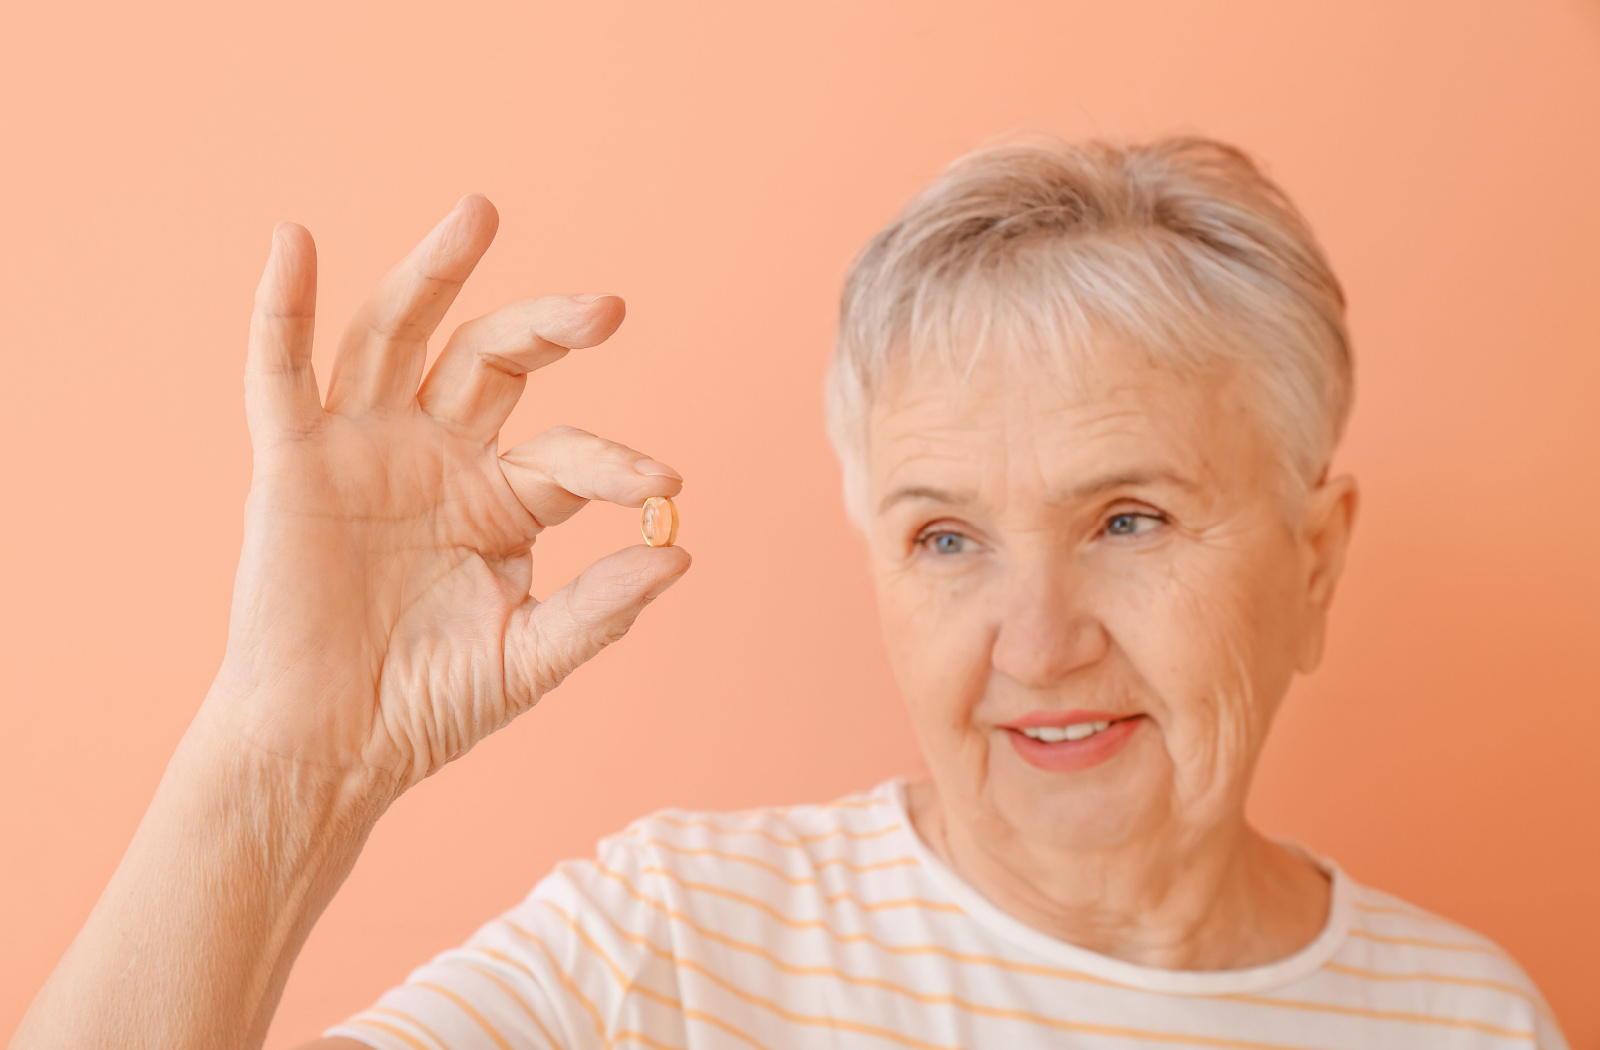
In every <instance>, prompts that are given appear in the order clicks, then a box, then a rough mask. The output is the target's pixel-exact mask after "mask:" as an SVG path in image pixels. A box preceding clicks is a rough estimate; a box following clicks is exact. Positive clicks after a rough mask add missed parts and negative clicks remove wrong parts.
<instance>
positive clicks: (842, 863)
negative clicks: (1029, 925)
mask: <svg viewBox="0 0 1600 1050" xmlns="http://www.w3.org/2000/svg"><path fill="white" fill-rule="evenodd" d="M640 845H641V846H643V847H645V848H647V849H648V848H655V849H660V850H664V851H666V852H668V853H674V854H677V855H678V856H680V857H713V858H715V859H717V860H731V861H735V862H737V863H739V864H749V865H751V866H753V867H757V868H761V869H762V870H764V871H770V872H771V873H772V874H774V875H776V876H777V877H778V878H780V879H782V880H783V881H784V882H787V883H788V884H789V885H791V886H815V885H816V884H817V879H816V876H814V875H793V874H790V873H789V872H788V871H785V870H784V869H783V868H780V867H778V865H776V864H773V863H772V862H771V861H767V860H763V859H762V858H760V857H751V856H748V855H746V854H743V853H728V852H726V851H724V850H719V849H712V848H711V847H709V846H701V847H693V848H691V847H688V846H675V845H673V844H672V843H670V842H666V841H663V840H661V839H649V838H647V839H645V840H644V841H643V842H642V843H640ZM921 863H922V862H921V861H920V860H918V859H917V858H916V857H895V858H893V859H891V860H880V861H876V862H874V863H872V864H856V863H854V862H852V861H849V860H846V859H845V858H843V857H830V858H828V859H827V860H824V861H820V862H818V863H817V864H815V865H813V867H814V868H816V869H817V870H818V871H820V870H821V869H823V868H833V867H842V868H844V869H846V870H847V871H850V872H853V873H855V874H857V875H861V874H865V873H867V872H872V871H885V870H887V869H889V868H914V867H916V866H917V865H918V864H921Z"/></svg>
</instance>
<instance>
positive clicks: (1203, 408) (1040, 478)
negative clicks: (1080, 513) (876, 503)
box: [869, 354, 1262, 492]
mask: <svg viewBox="0 0 1600 1050" xmlns="http://www.w3.org/2000/svg"><path fill="white" fill-rule="evenodd" d="M1238 387H1239V384H1238V382H1237V381H1236V380H1235V377H1234V376H1233V375H1232V374H1231V373H1230V372H1227V371H1224V370H1221V369H1218V370H1213V371H1209V372H1202V373H1195V372H1179V371H1176V370H1173V369H1170V368H1164V367H1161V366H1157V365H1153V364H1150V363H1148V362H1147V361H1144V360H1141V359H1140V358H1139V357H1138V356H1137V355H1123V354H1116V355H1110V356H1108V357H1106V358H1104V359H1101V360H1098V361H1096V362H1094V363H1093V364H1091V365H1088V366H1087V367H1085V368H1083V369H1081V370H1074V374H1073V375H1072V376H1071V377H1070V378H1064V377H1063V376H1061V375H1060V374H1059V373H1047V372H1044V371H1043V370H1040V373H1039V374H1037V375H1033V376H1029V375H1026V374H1019V373H1018V372H1017V370H1015V369H979V370H974V371H973V372H972V373H970V374H967V375H958V374H954V373H953V372H949V371H945V370H938V371H932V372H929V373H927V374H924V375H919V376H917V377H914V378H912V379H911V380H910V381H907V382H904V383H901V384H898V386H897V388H896V389H895V390H894V391H892V392H885V396H883V397H881V398H880V399H879V400H878V401H876V402H875V403H874V405H873V408H872V421H871V428H870V434H869V452H870V460H871V474H872V476H873V480H874V487H876V488H878V489H879V490H880V492H881V491H883V489H884V488H886V487H887V486H889V485H900V484H915V483H916V479H915V478H914V477H912V475H922V474H938V475H942V476H946V477H950V478H952V480H960V481H962V482H963V484H964V486H965V487H966V488H969V489H976V488H978V487H982V486H983V485H984V484H985V483H987V484H988V485H993V484H994V483H996V482H998V481H1001V480H1005V481H1007V482H1013V483H1014V482H1026V481H1029V480H1032V481H1035V482H1038V483H1041V484H1047V485H1048V486H1049V487H1050V488H1051V489H1064V490H1067V491H1076V490H1078V489H1081V488H1084V487H1085V486H1089V487H1093V481H1094V479H1096V478H1102V477H1155V476H1166V477H1176V478H1185V479H1188V480H1189V481H1190V483H1193V484H1204V483H1206V481H1207V480H1208V479H1209V480H1210V481H1212V482H1214V483H1220V482H1222V481H1223V480H1224V478H1223V476H1222V475H1232V474H1234V473H1236V472H1237V471H1238V470H1239V469H1242V468H1247V467H1253V465H1254V462H1255V460H1256V459H1257V457H1258V455H1259V452H1260V451H1261V450H1260V448H1259V446H1260V445H1261V444H1262V442H1261V435H1260V433H1259V427H1258V424H1257V419H1256V416H1255V413H1253V412H1251V411H1249V410H1248V405H1247V403H1246V401H1245V399H1244V398H1243V397H1242V396H1241V391H1240V390H1239V389H1238ZM1002 472H1003V473H1002ZM1250 473H1252V474H1255V473H1259V472H1258V471H1255V470H1253V469H1251V470H1250Z"/></svg>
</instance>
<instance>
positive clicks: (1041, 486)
mask: <svg viewBox="0 0 1600 1050" xmlns="http://www.w3.org/2000/svg"><path fill="white" fill-rule="evenodd" d="M1103 356H1104V359H1103V360H1102V361H1099V362H1096V363H1094V364H1093V365H1092V367H1090V368H1088V369H1087V370H1085V371H1083V372H1082V373H1081V374H1079V375H1076V376H1074V377H1073V380H1072V382H1071V384H1070V385H1066V384H1064V383H1063V382H1062V381H1061V380H1059V379H1058V378H1054V377H1052V376H1050V375H1047V374H1046V373H1044V372H1043V371H1040V372H1039V373H1038V374H1036V375H1026V374H1018V373H1017V372H1016V371H1015V370H1013V371H1011V372H1010V373H1009V374H1004V375H1003V374H1001V373H1002V372H1003V371H1004V369H1001V368H999V367H998V366H997V367H996V368H994V369H992V370H991V371H990V372H987V373H985V372H983V371H981V370H980V371H979V372H978V373H977V374H976V375H974V376H969V377H965V378H955V377H950V376H944V375H939V376H928V377H919V378H918V379H916V380H914V381H911V382H909V383H907V384H904V385H902V387H901V388H900V389H898V390H897V391H895V392H894V393H893V395H892V396H887V397H885V398H884V399H882V400H881V401H880V403H879V404H877V405H876V406H875V409H874V412H873V416H872V423H871V431H870V434H871V438H870V452H869V456H870V462H869V478H870V482H869V483H870V486H871V487H870V502H869V513H870V515H871V520H870V525H869V530H868V531H869V537H870V544H871V550H872V562H873V575H874V578H875V582H876V586H877V592H878V599H879V609H880V615H881V620H882V625H883V632H884V636H885V639H886V641H887V645H888V651H889V655H890V659H891V661H892V663H893V666H894V670H895V674H896V678H897V680H898V682H899V684H900V687H901V690H902V692H903V694H904V696H905V699H906V701H907V703H908V704H909V706H910V710H911V715H912V718H913V721H914V723H915V726H916V730H917V733H918V736H919V738H920V742H921V745H922V750H923V753H924V755H925V756H926V758H927V761H928V763H929V767H930V771H931V773H932V775H933V778H934V781H935V782H936V784H937V785H938V788H939V796H940V799H941V801H942V804H943V805H944V807H945V810H946V812H947V814H949V815H950V816H951V817H953V818H954V819H957V820H960V821H961V822H962V823H963V824H964V825H966V826H967V827H968V828H969V830H970V829H975V828H981V829H982V831H981V834H982V835H983V836H984V837H985V838H987V839H990V840H991V843H992V844H995V845H999V844H1000V842H1001V840H1004V839H1008V838H1009V839H1012V840H1015V841H1017V842H1020V843H1022V844H1024V845H1025V846H1028V847H1030V848H1031V847H1038V846H1045V845H1049V846H1052V847H1055V848H1065V849H1074V850H1077V849H1102V848H1113V847H1116V846H1119V845H1125V844H1129V843H1132V842H1134V841H1135V840H1138V839H1141V838H1144V839H1148V838H1149V837H1150V836H1152V835H1155V836H1166V835H1171V834H1174V833H1176V834H1179V835H1185V834H1193V835H1203V834H1204V833H1205V832H1206V831H1207V830H1209V829H1213V828H1216V827H1218V826H1219V825H1221V824H1222V823H1224V822H1227V821H1229V820H1230V819H1237V818H1239V817H1240V816H1241V815H1242V811H1243V806H1244V799H1245V794H1246V791H1247V788H1248V783H1249V778H1250V773H1251V770H1252V768H1253V766H1254V763H1255V759H1256V756H1257V754H1258V753H1259V751H1260V748H1261V745H1262V742H1263V740H1264V738H1265V736H1266V733H1267V729H1268V726H1269V724H1270V722H1271V720H1272V716H1273V713H1274V711H1275V709H1276V708H1277V706H1278V703H1279V701H1280V700H1281V699H1282V697H1283V694H1284V692H1285V690H1286V689H1287V687H1288V684H1289V681H1290V679H1291V678H1292V676H1293V674H1294V673H1295V671H1296V670H1297V669H1300V670H1310V669H1311V667H1312V666H1314V665H1315V663H1316V661H1317V659H1318V656H1319V653H1320V646H1321V637H1322V629H1323V612H1324V609H1325V607H1326V604H1327V601H1328V598H1329V596H1330V595H1331V591H1332V585H1333V582H1334V579H1335V578H1336V577H1337V574H1338V568H1339V564H1340V561H1341V559H1342V554H1343V548H1344V540H1345V536H1346V535H1347V533H1348V526H1349V518H1350V513H1351V510H1352V507H1353V502H1354V495H1353V490H1352V489H1351V488H1350V487H1349V485H1348V483H1346V482H1342V481H1341V482H1335V483H1333V484H1332V485H1325V486H1322V487H1320V488H1318V489H1316V490H1314V491H1313V493H1312V494H1311V496H1309V497H1302V498H1300V499H1297V500H1296V499H1291V497H1288V496H1286V495H1284V489H1285V486H1284V485H1283V484H1282V481H1283V479H1284V475H1283V473H1282V470H1283V468H1282V467H1281V466H1280V465H1279V462H1280V461H1279V458H1278V457H1277V456H1275V455H1274V450H1273V448H1272V447H1271V446H1270V444H1269V440H1268V438H1267V435H1266V434H1264V433H1263V432H1262V430H1261V428H1260V426H1259V424H1258V422H1257V416H1256V412H1255V410H1254V409H1253V408H1252V407H1251V406H1250V404H1249V402H1248V400H1247V397H1246V389H1245V387H1244V385H1243V384H1242V383H1240V382H1238V381H1237V380H1236V379H1235V378H1234V377H1232V376H1231V375H1229V374H1226V373H1222V372H1219V373H1217V374H1213V375H1202V376H1195V375H1182V374H1178V373H1176V372H1173V371H1169V370H1166V369H1163V368H1159V367H1154V366H1151V365H1149V364H1147V363H1146V362H1145V361H1144V360H1143V358H1142V357H1141V356H1140V355H1137V354H1133V353H1126V352H1120V351H1113V352H1110V353H1107V354H1105V355H1103Z"/></svg>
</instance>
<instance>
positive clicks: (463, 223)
mask: <svg viewBox="0 0 1600 1050" xmlns="http://www.w3.org/2000/svg"><path fill="white" fill-rule="evenodd" d="M499 223H500V218H499V216H498V214H496V212H495V210H494V205H492V204H490V203H489V201H488V198H486V197H483V196H480V195H478V194H476V193H472V194H468V195H467V196H465V197H463V198H461V203H459V204H457V205H456V207H455V210H454V211H452V212H451V213H450V214H449V215H447V216H445V218H444V220H443V221H441V222H440V223H439V225H437V226H435V227H434V228H433V231H432V232H431V233H429V234H428V236H426V237H424V238H423V239H422V243H420V244H418V245H417V246H416V247H415V248H413V249H412V251H411V254H410V255H408V256H406V257H405V260H404V261H403V262H401V263H400V265H399V266H396V267H395V268H394V269H393V270H391V271H390V272H389V275H388V276H387V277H385V278H384V279H383V283H382V284H380V285H379V286H378V289H377V291H375V292H373V293H372V296H371V297H370V298H368V299H367V301H366V302H365V303H364V304H363V305H362V307H361V309H360V310H358V311H357V312H356V315H355V316H354V317H353V318H351V319H350V327H349V328H348V329H346V331H345V334H344V339H343V340H342V341H341V342H340V344H339V353H338V356H337V357H336V358H335V359H334V362H333V375H332V377H331V378H330V379H329V381H328V401H327V409H328V411H330V412H341V413H344V414H346V415H355V414H358V413H361V412H365V411H368V410H370V409H374V408H390V409H394V408H400V407H402V406H404V405H405V404H407V403H409V402H410V401H411V400H412V399H413V398H415V397H416V394H417V383H418V381H419V380H420V379H421V378H422V365H423V362H424V361H425V360H426V359H427V354H428V337H429V336H431V335H432V334H433V330H434V329H435V328H437V327H438V326H439V322H440V321H442V320H443V319H444V315H445V312H446V311H447V310H449V309H450V304H451V303H453V302H454V301H455V298H456V293H457V292H459V291H460V290H461V286H462V284H463V283H465V282H466V279H467V278H468V277H469V276H470V275H471V274H472V270H473V268H474V267H475V266H477V265H478V260H479V259H481V258H483V253H484V252H486V251H488V250H489V242H490V241H492V240H494V234H495V229H496V228H497V227H498V226H499Z"/></svg>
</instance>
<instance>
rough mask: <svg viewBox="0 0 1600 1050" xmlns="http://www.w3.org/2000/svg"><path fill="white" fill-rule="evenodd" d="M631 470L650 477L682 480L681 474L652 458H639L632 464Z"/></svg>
mask: <svg viewBox="0 0 1600 1050" xmlns="http://www.w3.org/2000/svg"><path fill="white" fill-rule="evenodd" d="M633 472H634V473H635V474H643V475H645V476H646V477H652V478H671V479H672V480H673V481H682V480H683V475H682V474H679V473H678V472H677V471H676V470H673V469H672V468H671V467H669V466H667V465H666V464H665V463H658V462H656V461H655V460H653V459H641V460H640V461H639V462H637V463H635V464H634V465H633Z"/></svg>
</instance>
